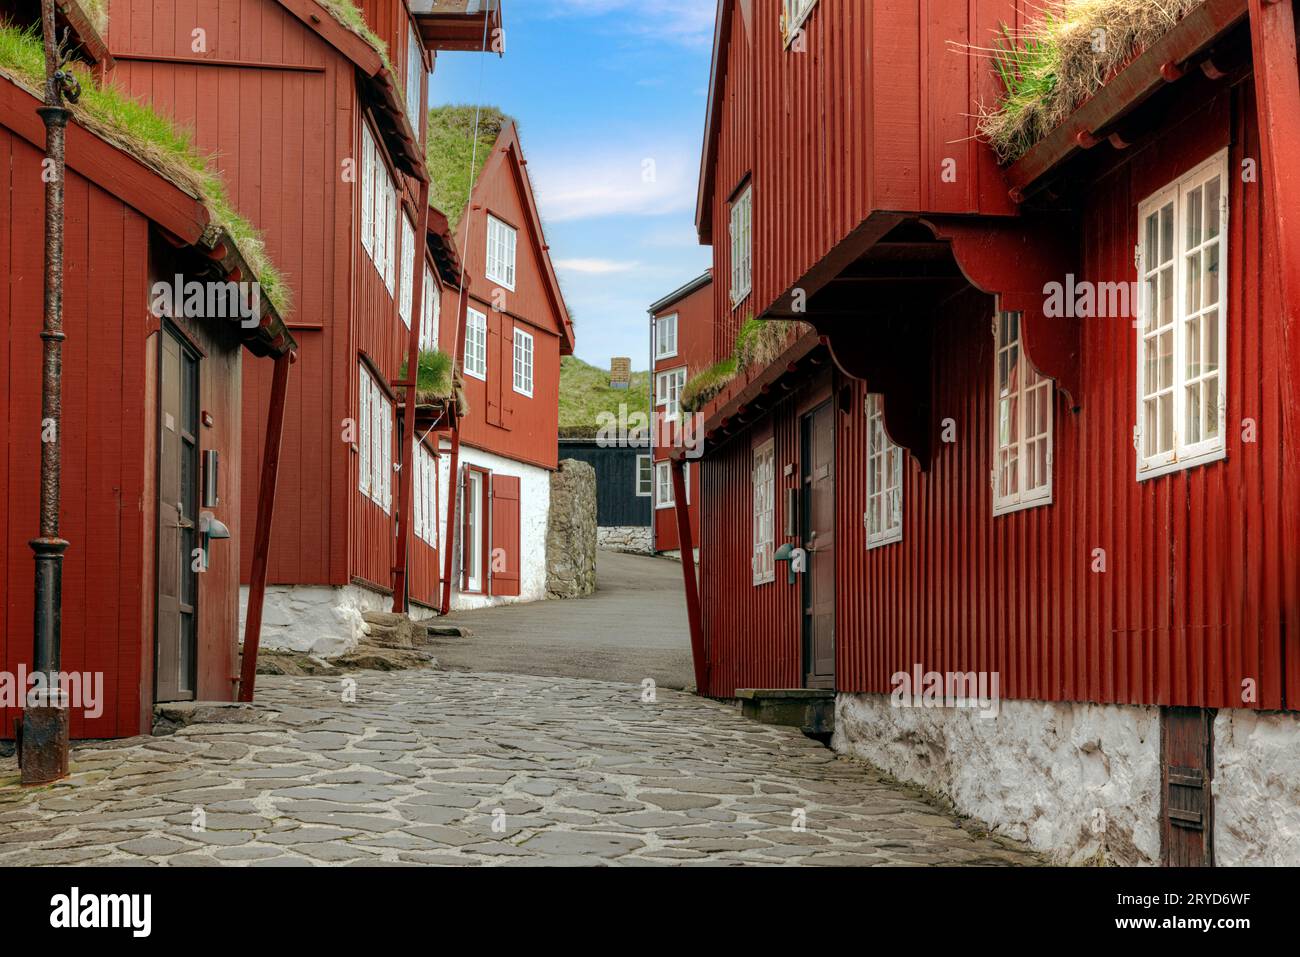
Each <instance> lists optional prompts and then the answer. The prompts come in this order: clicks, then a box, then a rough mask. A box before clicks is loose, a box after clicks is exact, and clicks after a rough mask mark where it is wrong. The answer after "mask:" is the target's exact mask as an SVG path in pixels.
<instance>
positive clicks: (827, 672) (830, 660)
mask: <svg viewBox="0 0 1300 957" xmlns="http://www.w3.org/2000/svg"><path fill="white" fill-rule="evenodd" d="M800 421H801V432H802V436H801V444H802V451H803V454H802V455H801V456H800V487H801V489H802V494H801V496H800V497H801V498H802V499H803V502H802V526H803V527H802V529H801V536H800V537H801V539H802V541H803V548H804V551H805V552H806V553H807V556H808V561H807V568H806V570H805V572H804V574H803V645H804V654H803V657H804V686H805V687H808V688H834V687H835V409H834V405H833V403H831V402H825V403H823V404H822V405H820V406H818V407H817V408H816V409H814V410H813V411H811V412H809V413H807V414H806V415H804V416H803V417H802V419H801V420H800Z"/></svg>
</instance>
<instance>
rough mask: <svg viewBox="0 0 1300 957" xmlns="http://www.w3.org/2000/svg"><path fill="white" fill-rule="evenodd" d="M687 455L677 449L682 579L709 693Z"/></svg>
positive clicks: (701, 681)
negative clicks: (687, 480) (693, 537)
mask: <svg viewBox="0 0 1300 957" xmlns="http://www.w3.org/2000/svg"><path fill="white" fill-rule="evenodd" d="M684 459H685V455H684V453H682V452H681V451H677V452H674V453H673V455H672V458H671V460H670V461H671V462H672V470H673V511H674V512H675V513H676V514H677V539H678V544H679V545H680V546H681V549H682V582H683V584H684V585H685V586H686V618H687V620H688V622H689V623H690V626H691V657H692V658H694V659H695V693H696V694H700V695H702V694H705V693H706V690H705V689H706V688H707V687H708V679H709V665H708V662H707V661H705V659H704V623H703V621H702V620H701V617H700V583H699V579H698V578H696V577H695V543H694V542H693V541H692V540H691V508H690V506H689V505H687V504H686V475H685V471H686V467H685V462H684Z"/></svg>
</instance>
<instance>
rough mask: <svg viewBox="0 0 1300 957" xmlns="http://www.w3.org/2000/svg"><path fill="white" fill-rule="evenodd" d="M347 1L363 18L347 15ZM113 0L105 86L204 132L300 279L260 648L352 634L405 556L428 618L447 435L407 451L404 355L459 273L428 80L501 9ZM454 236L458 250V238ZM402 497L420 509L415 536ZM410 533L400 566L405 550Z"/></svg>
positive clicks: (261, 379) (238, 194)
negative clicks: (440, 449)
mask: <svg viewBox="0 0 1300 957" xmlns="http://www.w3.org/2000/svg"><path fill="white" fill-rule="evenodd" d="M349 5H351V6H354V7H355V8H356V10H354V13H355V12H357V11H359V12H360V14H361V15H363V16H364V22H365V23H366V25H367V26H368V31H363V30H361V29H359V28H357V27H355V26H354V20H352V19H350V18H349V17H347V16H345V15H343V12H340V11H341V8H342V7H344V6H349ZM109 14H110V18H109V26H108V31H107V40H108V46H109V48H110V50H111V51H112V54H113V56H114V58H115V59H116V61H117V65H116V67H115V69H113V70H112V71H111V73H110V82H112V83H114V84H116V85H117V86H118V87H119V88H121V89H122V90H125V91H127V92H128V93H130V94H131V95H132V96H134V97H137V98H140V99H144V100H146V101H148V102H150V103H152V104H153V105H154V106H155V107H157V108H158V109H159V110H161V111H163V112H165V113H167V114H169V115H172V116H174V117H176V118H177V120H178V121H179V122H181V123H183V124H185V125H186V126H188V127H191V128H192V129H193V131H194V136H195V141H196V143H197V144H198V146H199V147H200V148H201V149H202V150H204V151H205V152H211V153H213V154H214V156H215V158H216V162H217V163H218V164H219V165H220V166H221V168H222V173H223V174H224V176H225V177H226V180H227V182H228V183H229V184H230V191H231V196H232V199H233V200H234V202H235V203H236V204H237V205H239V207H240V208H241V209H244V210H246V211H247V213H248V215H249V217H250V218H251V219H252V220H253V221H254V223H255V224H256V225H257V226H258V227H259V228H260V229H261V230H262V232H263V235H264V236H265V238H266V243H267V246H268V248H269V250H270V251H271V253H272V254H273V255H274V256H275V257H276V260H277V262H279V263H280V265H281V267H282V269H283V270H284V272H285V273H286V275H287V277H288V280H289V282H290V284H291V286H292V288H293V296H294V303H295V306H294V311H293V319H292V328H293V331H294V335H295V337H296V338H297V339H298V341H299V343H300V345H301V353H302V360H303V361H302V362H301V364H300V368H301V373H300V374H299V375H298V376H297V377H296V378H295V381H294V383H293V384H292V387H291V389H290V394H289V400H288V402H289V404H288V411H287V422H286V426H287V427H286V429H285V438H284V451H283V462H282V464H281V468H280V494H281V501H282V503H283V506H284V507H283V508H282V509H280V510H279V512H278V514H277V516H276V527H275V531H274V541H275V544H274V546H273V548H272V550H271V554H270V557H269V569H268V573H269V582H270V587H269V588H268V593H267V602H266V613H265V618H264V620H263V623H262V629H261V631H262V640H263V643H264V646H267V647H287V648H292V649H296V650H300V651H313V652H317V653H325V654H328V653H335V652H338V651H341V650H343V649H345V648H347V647H349V646H350V645H352V644H353V643H355V642H356V641H357V640H358V639H359V637H360V636H361V634H362V633H363V627H364V626H363V622H362V614H363V613H364V612H365V611H368V610H374V611H380V610H383V611H386V610H389V609H390V608H391V607H392V605H393V603H394V597H393V590H394V584H395V578H396V577H397V575H398V572H399V570H400V571H401V573H402V574H403V576H406V570H407V569H408V568H409V569H410V573H409V589H408V588H407V583H406V582H405V581H402V582H400V584H401V587H402V589H403V590H404V591H407V592H408V597H409V598H410V599H411V600H412V601H414V602H422V603H423V605H417V606H416V612H417V613H419V609H420V608H423V609H424V613H426V614H432V606H434V605H435V604H436V601H435V599H436V589H437V579H436V577H434V575H435V570H436V569H437V567H438V564H439V561H438V555H437V554H436V551H437V549H436V537H435V535H434V534H433V530H432V523H431V522H426V521H425V516H424V507H423V506H424V503H425V502H426V501H428V500H430V498H431V497H432V498H435V499H436V494H434V493H433V492H432V489H431V488H430V487H428V486H431V485H432V484H433V481H432V476H433V474H434V473H435V472H436V469H434V468H433V467H432V466H430V465H429V457H431V456H432V457H436V456H437V447H436V443H437V435H436V433H431V434H426V435H424V438H423V441H422V442H421V443H420V444H419V446H420V448H422V450H423V451H417V450H416V445H415V443H414V442H412V445H411V449H412V452H411V454H409V455H407V454H405V453H404V452H403V449H404V448H405V447H406V443H405V441H404V440H403V436H404V435H407V434H409V432H408V430H407V428H406V423H407V421H408V420H409V419H411V418H413V417H414V416H407V415H405V413H406V412H407V410H408V407H407V395H406V393H407V390H406V389H405V387H404V384H403V383H404V382H405V381H406V380H405V379H404V378H403V375H404V368H405V366H406V365H407V364H408V363H409V361H410V351H411V349H410V347H411V345H412V342H413V340H414V339H417V338H418V339H420V340H423V341H425V342H429V341H430V340H432V339H433V338H434V335H433V332H432V329H434V328H435V327H436V324H437V321H438V318H437V315H436V309H437V304H438V303H439V302H440V299H441V296H440V289H441V283H442V282H444V281H446V279H447V275H448V274H447V272H446V271H445V270H440V268H439V262H438V257H439V255H441V254H442V253H440V249H443V247H442V246H441V245H440V243H441V240H439V239H438V230H437V221H438V217H437V216H436V215H435V216H432V217H430V216H428V215H426V213H425V210H427V209H428V188H427V187H428V174H427V170H426V163H425V156H424V127H425V107H426V99H427V87H428V77H429V73H430V71H431V70H432V68H433V64H434V59H435V57H436V53H437V51H438V50H440V49H467V48H471V46H472V48H473V49H482V48H483V42H482V39H481V38H483V37H486V38H487V40H486V43H487V46H488V47H489V48H490V47H491V45H492V43H493V40H494V39H495V35H496V33H495V32H496V31H497V30H498V29H499V27H500V9H499V5H498V4H497V3H495V2H492V3H485V4H479V3H474V4H464V3H462V4H454V3H453V4H437V5H433V4H431V3H429V2H420V0H414V2H411V3H408V2H407V0H358V2H356V3H355V4H352V3H350V0H331V2H329V3H320V2H317V0H233V2H231V0H194V2H190V3H185V4H177V5H172V4H165V5H161V6H160V5H158V4H156V3H154V2H152V0H112V2H111V4H110V6H109ZM471 33H472V34H474V35H475V36H476V37H478V38H480V40H479V42H475V43H473V44H471V43H470V41H469V40H468V39H467V37H468V36H469V34H471ZM230 143H234V144H237V146H235V147H231V146H225V144H230ZM223 147H224V148H223ZM430 231H432V235H433V237H434V242H432V243H427V242H425V241H424V240H425V237H426V236H428V235H430ZM446 250H450V253H451V255H452V256H453V257H454V246H450V245H448V246H447V247H446V248H445V249H444V252H445V251H446ZM246 372H247V375H246V384H245V395H246V396H247V397H248V399H249V400H250V404H251V406H252V407H257V406H258V404H259V403H264V402H265V396H266V394H267V392H268V390H269V389H270V387H271V380H270V377H269V375H267V374H264V373H263V372H261V371H260V370H259V369H258V368H257V367H256V366H254V365H252V364H249V366H248V368H247V370H246ZM451 418H454V417H450V418H449V417H446V416H444V418H443V419H442V421H441V423H440V426H439V427H440V428H443V429H446V428H448V427H449V424H450V421H451ZM422 431H423V430H422ZM431 435H432V437H431ZM263 438H264V436H263V426H262V423H261V421H260V420H259V419H258V418H256V417H254V416H251V415H250V416H246V417H245V419H244V423H243V442H244V448H245V453H246V454H245V456H244V459H243V468H242V473H241V478H242V482H243V486H244V488H245V490H246V492H247V490H249V489H251V488H254V487H256V484H257V481H258V476H259V469H260V467H261V462H260V460H259V456H260V450H261V448H262V446H263ZM408 459H409V460H411V462H412V463H413V466H412V468H411V469H405V470H404V465H405V463H406V460H408ZM426 475H427V476H430V479H429V481H427V482H426V481H422V480H423V479H424V477H425V476H426ZM404 478H410V479H411V480H410V481H407V482H404V481H403V479H404ZM404 499H410V500H411V502H412V507H411V508H409V509H406V510H405V511H406V514H408V515H409V516H410V517H411V519H412V521H411V522H410V523H408V528H407V529H406V530H405V534H404V535H403V534H400V533H399V516H400V515H401V514H402V513H403V511H404V510H403V508H402V503H403V501H404ZM416 501H419V502H420V503H421V506H422V507H421V509H420V512H419V514H418V516H417V514H416V511H415V508H414V502H416ZM417 519H418V520H417ZM244 520H245V521H246V522H249V521H251V520H252V511H251V505H250V504H248V503H247V502H246V506H245V514H244ZM399 542H400V543H403V544H406V545H407V546H408V547H407V549H406V550H405V555H406V556H408V559H407V561H403V562H399V561H398V548H399ZM241 557H242V564H241V576H242V580H243V581H244V582H245V583H247V582H248V581H249V580H250V576H251V574H252V571H253V557H254V556H253V555H252V552H251V551H250V550H249V549H248V548H244V549H243V550H242V556H241ZM245 591H246V592H247V589H245ZM403 603H404V602H403V600H402V598H401V597H400V596H399V598H398V604H399V605H401V604H403Z"/></svg>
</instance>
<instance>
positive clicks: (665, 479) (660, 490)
mask: <svg viewBox="0 0 1300 957" xmlns="http://www.w3.org/2000/svg"><path fill="white" fill-rule="evenodd" d="M676 504H677V497H676V496H675V495H674V494H673V466H672V463H671V462H656V463H655V508H657V509H659V508H672V507H673V506H674V505H676Z"/></svg>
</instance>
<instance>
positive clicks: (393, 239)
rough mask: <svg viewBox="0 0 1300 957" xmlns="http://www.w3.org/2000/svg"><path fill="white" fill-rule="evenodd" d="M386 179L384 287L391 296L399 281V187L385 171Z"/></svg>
mask: <svg viewBox="0 0 1300 957" xmlns="http://www.w3.org/2000/svg"><path fill="white" fill-rule="evenodd" d="M384 179H385V183H386V189H387V193H388V205H387V208H388V225H387V228H386V233H385V237H386V238H387V240H388V250H387V252H386V253H385V254H384V287H385V288H387V290H388V294H389V295H390V296H391V295H392V294H393V290H394V289H395V288H396V280H397V207H398V205H399V203H398V200H397V186H396V184H395V183H394V182H393V180H392V177H390V176H389V175H388V170H387V169H385V170H384Z"/></svg>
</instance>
